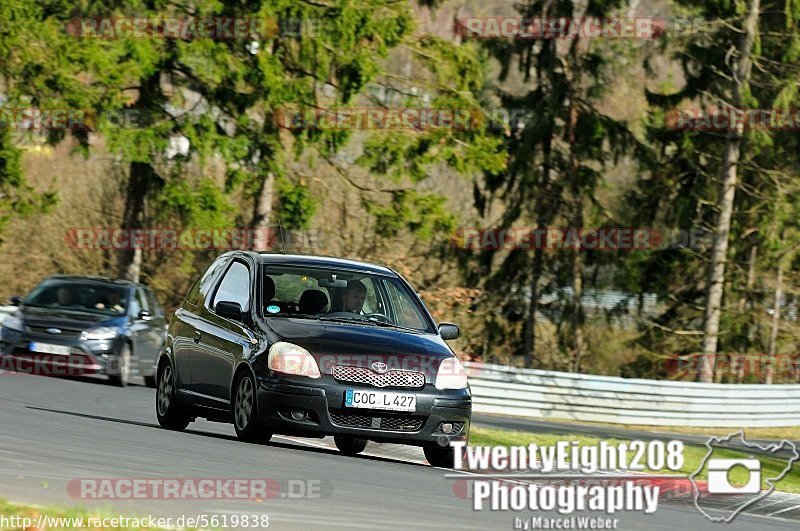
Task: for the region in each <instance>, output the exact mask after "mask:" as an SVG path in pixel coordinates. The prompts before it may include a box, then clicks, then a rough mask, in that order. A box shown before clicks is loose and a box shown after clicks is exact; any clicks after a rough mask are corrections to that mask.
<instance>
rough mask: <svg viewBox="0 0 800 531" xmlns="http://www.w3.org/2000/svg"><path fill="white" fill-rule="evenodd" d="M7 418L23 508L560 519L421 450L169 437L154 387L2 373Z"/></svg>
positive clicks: (673, 523) (629, 516)
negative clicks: (130, 496) (294, 492)
mask: <svg viewBox="0 0 800 531" xmlns="http://www.w3.org/2000/svg"><path fill="white" fill-rule="evenodd" d="M0 419H2V423H3V426H2V429H1V430H0V497H2V498H5V499H8V500H12V501H16V502H24V503H33V504H38V505H61V506H63V505H80V506H83V507H88V508H97V509H103V510H104V511H105V512H107V513H111V514H125V515H137V516H146V515H158V516H172V517H180V516H191V515H199V514H207V515H212V514H216V515H244V514H268V515H269V517H270V523H271V525H270V527H271V528H276V529H322V528H354V529H359V528H361V529H512V528H513V523H514V519H515V517H519V518H522V519H526V518H530V517H531V516H544V517H555V516H557V515H556V514H546V513H537V514H534V513H531V512H528V511H520V512H516V511H496V512H493V511H488V510H484V511H474V510H473V509H472V501H471V500H469V499H465V498H464V497H463V496H459V495H457V494H456V493H457V491H458V489H457V488H455V487H454V486H455V484H456V482H457V481H459V480H454V479H451V478H447V477H445V474H446V471H445V470H443V469H437V468H433V467H430V466H427V465H426V464H424V461H423V457H422V452H421V451H420V450H419V449H416V448H408V447H397V446H395V445H378V444H374V443H370V444H369V446H368V447H367V453H368V455H365V456H358V457H345V456H342V455H340V454H339V453H338V452H336V451H335V450H332V449H331V448H332V443H331V441H330V440H329V439H325V440H302V439H289V438H282V437H275V438H273V441H272V442H271V443H269V444H267V445H258V444H247V443H242V442H239V441H238V440H236V438H235V434H234V430H233V427H232V426H230V425H226V424H214V423H208V422H205V421H200V422H197V423H194V424H192V425H190V427H189V429H188V430H187V431H186V432H182V433H178V432H170V431H167V430H163V429H161V428H159V427H158V425H157V422H156V420H155V413H154V391H153V390H151V389H147V388H145V387H142V386H132V387H128V388H126V389H118V388H114V387H111V386H110V385H107V384H106V383H105V382H104V381H103V380H102V379H96V380H95V379H88V378H87V379H84V380H67V379H58V378H49V377H40V376H28V375H20V374H0ZM79 478H111V479H114V478H160V479H164V478H269V479H270V480H274V481H276V482H277V484H279V485H281V492H284V494H285V489H287V488H288V485H289V482H290V481H295V482H301V481H302V482H308V481H313V482H318V483H316V484H317V485H319V486H320V487H321V488H320V492H321V496H317V497H313V498H302V499H290V498H289V497H282V496H279V495H277V496H276V497H267V498H268V499H263V500H256V501H248V500H222V499H219V500H213V501H198V500H192V499H181V500H164V499H136V500H87V499H80V498H78V499H76V498H75V497H73V495H71V494H70V491H69V490H68V485H70V481H73V480H76V479H79ZM73 484H74V483H73ZM298 484H300V483H295V485H298ZM303 484H306V485H308V483H303ZM73 492H74V491H73ZM792 512H793V511H791V510H790V511H784V512H783V513H782V515H784V516H787V517H788V518H791V516H792V514H791V513H792ZM795 512H797V513H800V508H798V510H797V511H795ZM614 517H615V518H618V519H619V526H618V529H647V530H651V529H652V530H670V531H673V530H674V529H676V528H677V529H715V528H721V529H725V530H726V531H728V530H740V529H741V530H744V529H758V530H762V529H797V521H796V520H795V521H792V520H791V519H785V518H776V517H765V516H754V515H748V514H742V515H740V516H738V517H737V518H736V519H735V520H734V521H733V523H731V524H724V527H720V524H712V523H711V522H710V521H708V520H707V519H705V518H704V517H703V516H702V515H701V514H700V513H699V512H698V511H697V510H696V508H695V507H694V506H693V505H691V504H687V503H677V504H670V503H666V502H665V503H659V506H658V510H657V511H656V512H655V513H654V514H652V515H645V514H642V513H625V514H621V513H617V514H615V515H614ZM798 517H800V514H798Z"/></svg>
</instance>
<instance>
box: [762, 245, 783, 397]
mask: <svg viewBox="0 0 800 531" xmlns="http://www.w3.org/2000/svg"><path fill="white" fill-rule="evenodd" d="M784 263H785V260H783V258H781V259H779V260H778V273H777V274H776V275H775V299H774V300H775V302H774V303H773V306H774V308H773V312H772V329H771V330H770V332H769V353H768V354H769V355H768V357H767V371H766V376H765V378H764V383H766V384H772V379H773V378H774V376H775V353H776V351H777V343H778V329H779V327H780V322H781V301H782V300H783V267H784Z"/></svg>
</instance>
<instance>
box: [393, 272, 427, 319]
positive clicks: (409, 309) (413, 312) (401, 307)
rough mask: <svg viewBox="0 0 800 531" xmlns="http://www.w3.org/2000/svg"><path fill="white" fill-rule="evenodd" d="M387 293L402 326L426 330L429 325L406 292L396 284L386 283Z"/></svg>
mask: <svg viewBox="0 0 800 531" xmlns="http://www.w3.org/2000/svg"><path fill="white" fill-rule="evenodd" d="M384 285H385V286H386V291H388V292H389V299H390V301H391V305H392V307H393V309H394V314H395V316H394V318H395V320H396V321H397V324H399V325H400V326H407V327H409V328H416V329H418V330H424V329H425V328H427V325H426V324H425V322H424V321H423V320H422V316H421V315H420V313H419V309H418V308H417V305H416V304H415V303H414V301H413V300H411V297H410V296H409V295H408V293H406V292H405V290H401V289H399V288H398V286H396V285H395V284H394V282H386V283H385V284H384Z"/></svg>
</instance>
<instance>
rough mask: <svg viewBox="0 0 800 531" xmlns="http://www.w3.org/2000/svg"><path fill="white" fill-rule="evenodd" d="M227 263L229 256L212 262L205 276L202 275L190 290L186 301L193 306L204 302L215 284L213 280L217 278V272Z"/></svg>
mask: <svg viewBox="0 0 800 531" xmlns="http://www.w3.org/2000/svg"><path fill="white" fill-rule="evenodd" d="M226 265H228V258H221V259H219V260H217V261H216V262H214V263H213V264H211V265H210V266H209V268H208V269H207V270H206V272H205V273H204V274H203V276H202V277H200V278H199V279H198V280H197V282H195V283H194V286H192V289H191V290H189V294H188V295H187V296H186V302H187V303H189V304H191V305H192V306H197V305H199V304H203V301H205V300H206V296H207V295H208V292H209V290H211V286H212V285H213V281H214V279H215V278H216V276H217V273H218V272H219V271H220V270H221V269H223V268H224V267H225V266H226Z"/></svg>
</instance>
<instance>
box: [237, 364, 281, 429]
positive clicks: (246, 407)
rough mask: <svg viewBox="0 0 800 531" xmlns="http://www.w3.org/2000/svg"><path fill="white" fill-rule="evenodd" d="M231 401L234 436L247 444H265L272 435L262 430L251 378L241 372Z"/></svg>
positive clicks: (253, 382)
mask: <svg viewBox="0 0 800 531" xmlns="http://www.w3.org/2000/svg"><path fill="white" fill-rule="evenodd" d="M234 389H235V392H234V400H233V427H234V428H236V435H237V436H238V437H239V438H240V439H241V440H243V441H247V442H267V441H269V440H270V438H272V434H271V433H269V432H267V431H266V430H264V428H263V427H262V426H261V422H260V420H259V418H258V401H257V400H256V385H255V380H254V379H253V376H252V375H251V374H250V373H249V372H247V371H243V372H242V373H241V374H240V375H239V378H238V379H237V380H236V385H235V386H234Z"/></svg>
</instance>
